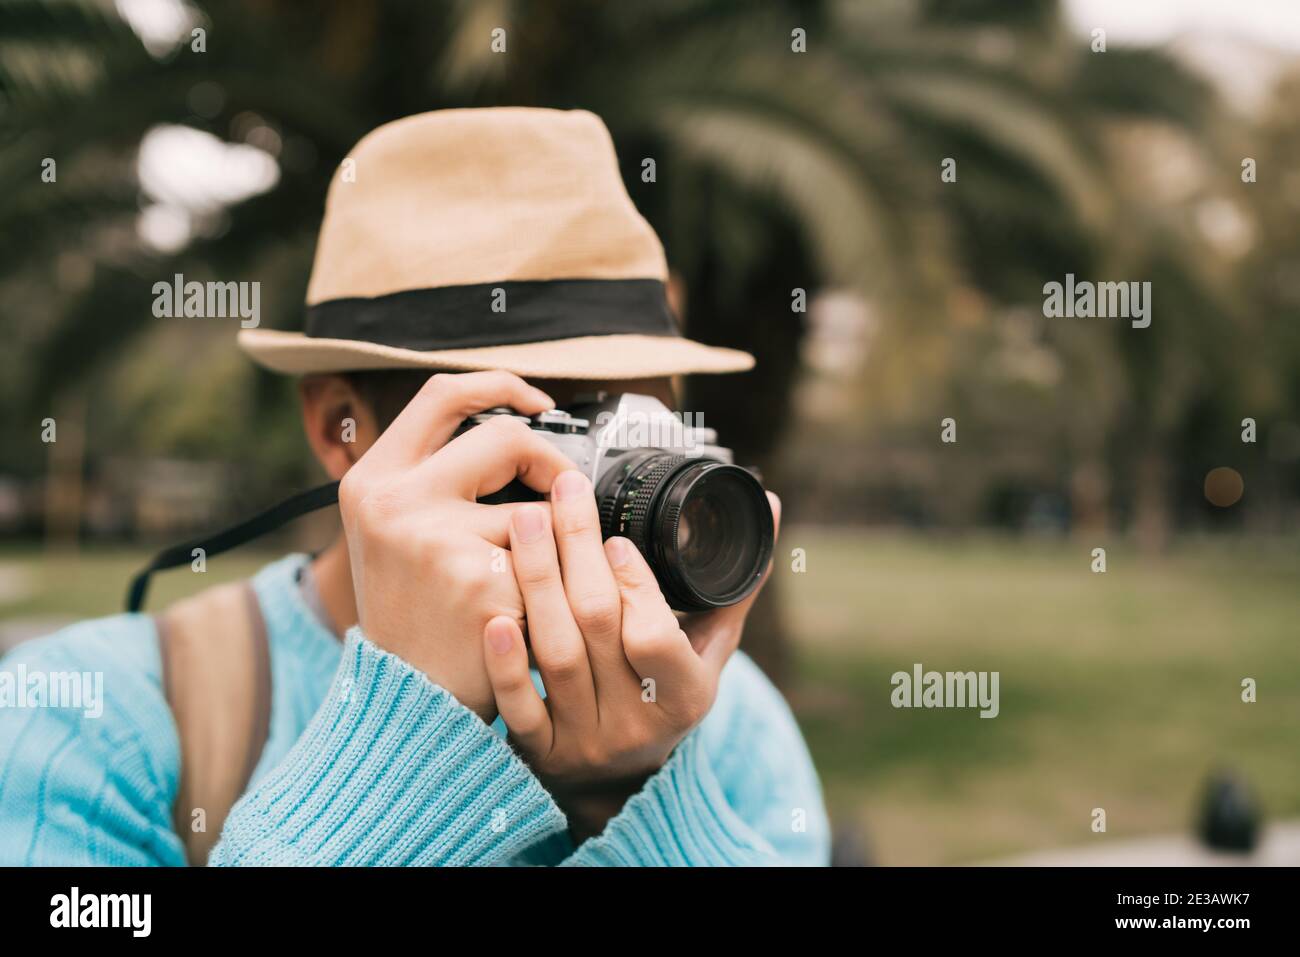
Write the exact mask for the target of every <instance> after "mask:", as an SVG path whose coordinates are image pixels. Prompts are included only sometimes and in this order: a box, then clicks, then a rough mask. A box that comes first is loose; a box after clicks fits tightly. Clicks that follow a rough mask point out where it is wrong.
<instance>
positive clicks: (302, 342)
mask: <svg viewBox="0 0 1300 957" xmlns="http://www.w3.org/2000/svg"><path fill="white" fill-rule="evenodd" d="M667 278H668V267H667V263H666V261H665V259H664V251H663V246H662V245H661V244H660V242H659V238H658V237H657V236H656V235H655V233H654V230H653V229H651V228H650V224H649V223H647V222H646V221H645V220H644V219H643V218H642V217H641V215H640V214H639V213H638V212H637V211H636V208H635V207H634V206H633V205H632V200H631V199H630V198H629V197H628V194H627V190H626V189H625V188H624V186H623V181H622V179H621V177H620V175H619V169H618V163H617V160H616V159H615V156H614V145H613V142H612V141H611V139H610V135H609V131H608V130H606V128H605V125H604V123H602V122H601V121H600V119H599V118H597V117H596V116H595V115H593V114H591V113H587V112H585V111H579V110H575V111H561V110H542V109H519V108H507V109H479V110H440V111H437V112H433V113H422V114H419V115H417V116H410V117H407V118H405V119H401V120H397V121H396V122H393V123H388V124H386V125H384V126H381V127H380V128H379V129H377V130H374V131H373V132H372V133H370V134H369V135H367V136H366V137H365V138H364V139H362V140H361V142H360V143H358V144H357V146H356V147H355V148H354V149H353V151H352V153H351V154H350V156H349V158H348V160H346V161H344V163H342V164H341V165H340V167H339V170H338V171H337V172H336V173H335V175H334V180H333V182H332V183H331V184H330V189H329V196H328V198H327V199H326V202H325V217H324V220H323V222H322V223H321V231H320V241H319V244H318V245H317V247H316V259H315V262H314V264H313V266H312V274H311V281H310V283H309V284H308V287H307V311H306V318H305V321H304V326H303V331H302V332H281V331H276V330H270V329H244V330H241V331H240V333H239V344H240V346H241V347H242V348H243V349H244V350H245V351H246V352H247V353H248V354H249V355H250V356H251V357H252V358H253V359H254V360H255V361H257V362H259V363H261V364H262V365H264V366H266V367H268V368H270V369H273V370H275V371H277V372H284V373H290V374H306V373H313V372H346V371H354V370H363V369H400V368H427V369H449V370H462V371H472V370H479V369H504V370H506V371H509V372H514V373H516V374H517V375H522V376H533V377H536V378H555V379H565V378H569V379H636V378H646V377H651V376H669V375H677V374H682V373H690V372H741V371H744V370H746V369H749V368H751V367H752V366H753V364H754V359H753V357H752V356H750V355H749V354H748V353H745V352H739V351H737V350H735V349H721V348H716V347H713V346H706V345H703V344H701V343H698V342H693V341H691V340H689V339H685V338H683V337H682V336H681V335H680V333H679V331H678V328H677V323H676V321H675V320H674V318H673V315H672V313H671V311H670V310H669V307H668V302H667V298H666V285H665V284H666V281H667Z"/></svg>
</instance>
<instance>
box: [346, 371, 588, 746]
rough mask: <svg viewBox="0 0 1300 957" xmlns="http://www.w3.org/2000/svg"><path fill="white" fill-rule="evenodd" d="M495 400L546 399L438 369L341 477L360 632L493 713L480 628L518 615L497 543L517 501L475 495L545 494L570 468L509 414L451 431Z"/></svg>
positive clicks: (519, 382)
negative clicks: (510, 490) (520, 490)
mask: <svg viewBox="0 0 1300 957" xmlns="http://www.w3.org/2000/svg"><path fill="white" fill-rule="evenodd" d="M497 406H509V407H510V408H513V409H515V410H516V411H518V412H519V413H521V414H523V415H535V414H537V413H539V412H542V411H544V410H546V409H549V408H552V407H553V406H554V403H553V402H552V401H551V399H550V397H549V396H547V395H546V394H545V393H544V392H542V391H540V390H539V389H535V388H533V387H532V386H530V385H528V383H526V382H524V380H523V379H520V378H519V377H518V376H514V375H511V374H509V373H506V372H473V373H466V374H461V375H435V376H433V377H432V378H430V379H429V381H428V382H427V383H425V385H424V387H423V388H422V389H421V390H420V392H419V394H418V395H416V397H415V398H414V399H412V400H411V402H410V404H409V405H408V406H407V407H406V408H405V409H404V410H403V411H402V414H401V415H399V416H398V417H397V418H396V419H395V420H394V421H393V424H392V425H390V426H389V427H388V428H387V429H386V430H385V431H384V433H383V434H382V435H381V436H380V437H379V439H378V440H377V441H376V442H375V444H374V445H373V446H371V447H370V449H368V450H367V451H366V453H365V454H364V455H363V456H362V457H361V458H360V459H359V460H358V461H357V463H356V464H355V465H353V466H352V468H351V469H349V470H348V473H347V475H345V476H344V477H343V481H342V482H341V483H340V485H339V510H340V512H341V514H342V516H343V530H344V534H345V535H346V537H347V542H348V556H349V559H350V561H351V564H352V583H353V587H354V589H355V591H356V602H357V615H358V618H359V620H360V624H361V629H362V631H364V632H365V635H366V637H367V638H368V639H370V641H372V642H374V644H376V645H377V646H379V647H380V648H383V649H384V650H385V651H389V652H392V653H393V654H395V655H397V656H398V657H400V658H402V659H404V660H405V661H407V662H408V663H409V664H411V665H412V666H414V667H415V668H418V669H419V670H420V671H422V672H424V673H425V674H426V675H427V676H428V677H429V679H430V680H431V681H433V682H435V683H436V684H439V685H441V686H442V687H443V688H445V689H446V690H447V691H449V692H451V693H452V694H453V695H455V696H456V698H457V700H459V701H460V702H461V704H463V705H465V706H466V707H467V708H470V709H471V710H473V711H474V712H475V713H477V714H478V715H479V716H480V717H481V718H483V720H484V721H489V722H490V721H492V720H493V719H494V718H495V717H496V705H495V703H494V700H493V695H492V687H491V684H490V682H489V680H488V677H487V673H486V669H485V666H484V662H483V652H482V644H481V642H482V635H483V630H484V627H485V626H486V625H487V623H488V622H489V621H490V620H492V619H493V618H495V617H497V616H499V615H505V616H508V617H510V618H512V619H514V620H515V621H516V622H518V623H519V624H521V625H522V624H523V621H524V605H523V600H522V599H521V597H520V594H519V589H518V586H517V585H516V584H515V576H514V574H513V568H512V566H511V562H510V556H509V555H508V554H506V553H505V550H506V549H508V548H509V547H510V531H509V522H510V515H511V513H512V512H513V511H514V509H515V508H516V506H515V505H481V504H479V503H478V502H477V501H476V500H477V499H478V498H480V497H482V496H484V495H488V494H490V493H492V492H495V491H497V490H499V489H501V488H503V487H504V486H505V485H506V484H507V483H509V482H510V481H511V480H512V479H515V478H518V479H519V480H520V481H521V482H523V483H524V484H525V485H527V486H528V487H530V488H532V489H535V490H536V491H538V492H548V491H550V488H551V485H552V483H553V482H554V481H555V477H556V475H558V474H559V473H560V472H562V471H564V470H565V469H570V468H572V467H573V463H572V462H570V461H569V460H568V459H567V458H565V457H564V455H563V454H561V453H560V452H559V451H558V450H557V449H556V448H555V447H554V446H552V445H551V444H549V443H548V442H546V441H545V440H544V439H542V438H541V437H539V436H538V435H536V434H535V433H533V432H532V431H531V430H530V429H529V428H528V427H527V426H525V425H524V424H523V423H521V422H519V421H517V420H515V419H512V418H509V417H508V416H501V417H499V418H496V419H492V420H490V421H488V422H486V423H484V424H483V425H480V426H478V427H476V428H474V429H471V430H469V431H468V432H466V433H465V434H463V435H461V436H458V437H457V438H456V439H454V440H452V441H450V442H449V441H448V440H449V439H451V436H452V435H453V433H454V432H455V431H456V428H457V427H458V426H459V425H460V423H461V422H462V421H464V420H465V419H466V418H467V417H468V416H471V415H473V414H475V413H477V412H482V411H483V410H485V409H490V408H494V407H497Z"/></svg>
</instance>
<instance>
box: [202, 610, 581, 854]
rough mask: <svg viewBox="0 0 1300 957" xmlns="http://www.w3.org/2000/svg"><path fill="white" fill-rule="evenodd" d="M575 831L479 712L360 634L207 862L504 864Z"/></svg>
mask: <svg viewBox="0 0 1300 957" xmlns="http://www.w3.org/2000/svg"><path fill="white" fill-rule="evenodd" d="M566 826H567V825H566V821H565V818H564V815H563V813H562V812H561V811H560V810H559V808H558V807H556V805H555V803H554V801H552V800H551V797H550V795H549V794H548V793H547V792H546V790H545V789H544V788H543V787H542V786H541V784H540V783H539V782H538V780H537V779H536V777H534V776H533V774H532V773H531V772H530V771H529V770H528V768H527V767H526V766H525V765H524V764H523V762H522V761H521V760H520V759H519V758H518V757H517V756H516V755H515V753H514V752H513V751H512V750H511V749H510V746H509V745H508V744H507V743H506V742H505V741H503V740H502V739H501V738H500V737H499V736H498V735H496V734H494V733H493V732H492V730H491V729H490V728H489V727H488V726H487V725H486V724H484V723H483V721H482V720H481V719H480V718H479V717H478V716H477V715H476V714H474V713H473V712H472V711H470V710H469V709H467V708H466V707H465V706H464V705H462V704H461V703H460V702H458V701H457V700H456V699H455V698H454V697H453V696H452V695H451V694H450V693H448V692H447V691H446V690H444V689H443V688H440V687H439V686H437V685H435V684H433V683H432V682H431V681H429V680H428V678H426V677H425V676H424V674H422V673H421V672H419V671H418V670H416V669H415V668H412V667H411V666H410V665H408V664H407V663H406V662H404V661H403V660H402V659H400V658H398V657H396V656H394V655H391V654H388V653H387V652H384V651H382V650H380V649H379V648H377V647H376V646H375V645H373V644H371V643H370V642H369V641H368V640H366V638H365V637H364V636H363V635H362V634H361V633H360V632H359V630H357V629H353V630H352V631H351V632H350V633H349V635H348V639H347V644H346V646H345V648H344V652H343V658H342V661H341V662H340V665H339V670H338V672H337V674H336V675H335V678H334V682H333V684H332V685H331V687H330V690H329V693H328V694H327V695H326V697H325V700H324V702H323V703H322V705H321V708H320V710H319V711H318V712H317V714H316V716H315V717H314V718H313V719H312V722H311V724H310V725H309V726H308V728H307V730H306V731H305V732H304V733H303V735H302V737H301V738H300V739H299V740H298V742H297V744H295V745H294V747H293V748H292V750H290V752H289V753H288V754H287V755H286V757H285V758H284V760H283V761H282V762H281V763H280V764H279V765H277V766H276V767H275V768H274V769H273V770H271V771H270V772H268V773H267V775H266V776H265V777H264V778H263V779H262V780H261V781H260V782H259V784H258V786H257V787H256V788H255V789H254V790H253V791H252V792H250V793H249V794H247V795H245V796H244V798H243V799H241V800H240V801H239V803H238V804H236V805H235V807H234V808H233V809H232V811H231V813H230V816H229V817H228V818H227V820H226V825H225V828H224V830H223V831H222V836H221V841H220V843H219V844H218V845H217V846H216V847H215V848H214V849H213V851H212V856H211V858H210V860H209V863H210V864H214V865H278V864H288V865H295V864H311V865H426V866H427V865H476V864H501V863H506V862H508V861H510V860H511V859H512V858H514V857H516V856H518V855H521V854H523V853H525V852H526V851H527V850H528V849H529V848H530V847H532V846H534V845H536V844H538V843H539V842H542V841H544V840H546V839H547V838H550V837H552V836H553V835H555V834H557V833H559V832H563V831H564V830H565V828H566Z"/></svg>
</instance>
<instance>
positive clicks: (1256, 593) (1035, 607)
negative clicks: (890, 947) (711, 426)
mask: <svg viewBox="0 0 1300 957" xmlns="http://www.w3.org/2000/svg"><path fill="white" fill-rule="evenodd" d="M782 538H783V543H782V544H783V547H785V548H794V547H801V548H803V549H805V551H806V553H807V571H806V572H804V573H802V574H795V573H793V572H792V571H790V570H789V568H788V566H786V567H783V568H779V569H778V574H779V575H780V586H781V587H782V589H783V593H784V600H785V616H786V621H787V624H788V625H789V627H790V628H791V630H792V632H793V633H794V634H795V635H796V638H797V661H798V668H797V674H798V679H797V682H796V684H795V686H794V687H793V688H791V689H790V695H791V698H792V701H793V703H794V705H795V707H796V710H797V712H798V714H799V717H800V721H801V723H802V725H803V728H804V731H805V733H806V734H807V736H808V740H809V743H810V745H811V747H812V750H813V754H814V757H815V758H816V760H817V764H818V767H819V768H820V770H821V773H822V776H823V780H824V783H825V786H826V792H827V800H828V802H829V804H830V806H831V808H832V811H833V813H834V815H835V817H836V818H837V820H838V821H840V822H841V823H856V824H860V826H861V827H862V829H863V831H864V832H865V834H866V835H867V837H868V840H869V842H870V844H871V847H872V849H873V851H874V852H875V855H876V858H877V859H878V860H879V861H880V862H881V863H886V864H927V863H954V862H963V861H972V860H980V859H986V858H989V857H996V856H1001V855H1006V854H1014V853H1017V852H1021V851H1030V850H1036V849H1041V848H1045V847H1055V846H1060V845H1064V844H1088V843H1090V842H1093V843H1095V842H1097V841H1105V840H1111V839H1122V838H1124V837H1126V836H1137V835H1143V834H1151V833H1161V832H1169V831H1179V830H1185V829H1187V828H1188V827H1189V826H1190V822H1191V820H1192V817H1193V812H1194V809H1195V806H1196V801H1197V798H1198V795H1199V791H1200V788H1201V786H1202V784H1203V782H1204V780H1205V778H1206V775H1207V774H1208V772H1209V771H1210V770H1211V769H1213V768H1216V767H1231V768H1235V769H1237V770H1239V771H1241V772H1242V773H1244V774H1245V775H1246V776H1247V777H1248V778H1249V780H1250V781H1251V782H1252V783H1253V784H1254V786H1255V788H1256V790H1257V792H1258V794H1259V796H1260V797H1261V798H1262V800H1263V803H1264V805H1265V808H1266V810H1267V812H1268V813H1269V814H1270V815H1272V816H1276V817H1291V816H1296V815H1300V760H1298V758H1300V747H1298V745H1300V734H1298V732H1300V640H1298V639H1300V635H1298V634H1297V631H1298V627H1300V626H1298V623H1300V588H1297V582H1298V581H1300V548H1297V547H1295V546H1286V547H1283V546H1280V545H1278V544H1276V543H1273V544H1267V545H1266V544H1262V543H1259V542H1252V541H1249V540H1244V541H1243V540H1232V539H1215V540H1204V541H1199V542H1195V543H1191V542H1189V543H1185V544H1183V545H1181V546H1180V547H1178V548H1176V549H1175V550H1174V551H1173V552H1172V553H1171V554H1170V555H1168V556H1165V557H1163V558H1159V559H1151V558H1147V557H1142V556H1139V555H1137V554H1135V553H1132V552H1129V551H1126V550H1123V549H1120V548H1113V549H1110V550H1109V554H1108V566H1109V567H1108V571H1107V572H1106V574H1104V575H1097V574H1093V573H1092V572H1091V571H1090V570H1089V563H1090V556H1089V552H1090V550H1091V548H1092V545H1091V544H1082V543H1070V542H1065V543H1062V542H1055V543H1038V542H1025V541H1020V540H1015V541H1009V540H992V539H961V540H937V539H933V540H932V539H919V538H913V537H896V536H889V535H879V534H874V533H869V532H862V531H852V532H842V533H841V532H834V531H829V530H825V529H814V528H800V527H792V528H790V529H788V530H787V531H786V532H785V533H784V534H783V536H782ZM267 557H268V556H267V555H265V554H258V553H254V552H247V551H241V552H239V553H237V557H228V556H221V557H219V558H217V559H214V560H212V561H211V562H210V563H209V571H208V573H207V574H206V575H204V576H199V575H194V574H191V573H190V572H189V571H188V570H185V569H182V570H178V571H172V572H167V573H164V574H162V575H160V576H158V578H157V580H156V583H155V586H154V592H153V594H152V596H151V600H150V605H151V607H159V606H160V605H161V604H164V603H165V602H166V601H168V600H170V599H172V598H175V597H177V596H179V595H180V594H183V593H184V592H186V591H190V590H193V589H195V588H197V587H200V586H202V585H204V584H211V583H213V582H215V581H218V580H221V579H226V578H234V577H239V576H242V575H246V574H248V573H249V572H251V571H252V570H253V569H255V568H256V567H258V565H259V564H261V563H262V562H263V561H264V560H266V558H267ZM144 558H145V554H144V552H136V551H130V552H124V551H118V550H114V551H98V550H93V549H92V550H88V551H86V552H83V553H82V555H81V556H80V557H79V558H77V559H72V558H67V557H63V558H60V557H47V556H44V555H43V554H42V553H40V552H33V551H32V550H30V549H27V550H19V549H13V548H10V549H7V550H6V549H2V548H0V595H8V600H7V602H5V603H0V620H2V619H14V618H18V617H41V616H47V615H59V616H71V617H79V616H87V615H98V614H108V613H113V612H116V611H118V610H119V609H120V607H121V602H122V595H123V593H124V591H125V587H126V582H127V580H128V578H129V577H130V574H131V573H132V572H133V571H134V570H135V569H136V568H138V567H139V565H140V564H141V563H142V562H143V560H144ZM23 582H25V584H26V585H27V586H28V587H29V588H30V593H29V594H27V595H26V597H21V598H17V599H16V600H15V594H14V592H15V588H16V586H18V585H21V584H22V583H23ZM915 662H920V663H921V664H922V665H924V666H925V668H926V669H927V670H937V671H966V670H975V671H998V672H1000V675H1001V679H1000V698H1001V701H1000V705H1001V713H1000V714H999V716H998V717H997V718H994V719H991V720H990V719H981V718H979V716H978V714H977V713H976V711H974V710H968V711H956V710H920V709H914V710H895V709H894V708H893V707H892V706H891V704H890V692H891V691H892V687H891V684H890V676H891V675H892V674H893V673H894V672H895V671H908V672H910V670H911V668H912V665H913V663H915ZM1245 677H1251V678H1254V679H1255V680H1256V681H1257V682H1258V695H1259V700H1258V702H1257V703H1255V704H1245V703H1243V702H1242V701H1241V680H1242V678H1245ZM1095 807H1102V808H1105V809H1106V813H1107V824H1108V831H1107V833H1106V834H1105V835H1094V834H1093V833H1092V832H1091V831H1090V828H1089V825H1090V822H1091V812H1092V809H1093V808H1095Z"/></svg>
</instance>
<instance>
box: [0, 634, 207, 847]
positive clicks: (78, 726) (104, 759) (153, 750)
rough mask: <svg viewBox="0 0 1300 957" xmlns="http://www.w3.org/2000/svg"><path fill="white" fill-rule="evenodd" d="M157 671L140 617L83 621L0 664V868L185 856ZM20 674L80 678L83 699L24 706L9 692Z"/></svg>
mask: <svg viewBox="0 0 1300 957" xmlns="http://www.w3.org/2000/svg"><path fill="white" fill-rule="evenodd" d="M160 667H161V665H160V662H159V659H158V643H157V639H156V635H155V632H154V627H153V622H152V621H151V620H150V619H149V618H147V617H145V616H143V615H118V616H116V617H114V618H102V619H98V620H96V621H87V622H82V623H80V624H77V625H73V626H71V627H69V628H66V629H64V630H63V631H61V632H59V633H57V634H54V635H50V636H48V637H45V638H40V639H36V640H33V641H30V642H27V643H26V644H23V645H20V646H19V647H18V648H17V649H16V650H14V651H13V652H11V653H10V654H9V655H7V656H6V657H5V658H4V659H3V660H0V866H3V867H9V866H28V867H30V866H36V867H55V866H58V867H64V866H86V865H112V866H116V867H121V866H125V865H144V864H170V865H182V864H184V863H185V853H184V848H183V847H182V845H181V841H180V838H178V837H177V836H176V835H175V834H174V833H173V832H172V821H171V805H172V802H173V801H174V800H175V795H176V787H177V781H178V774H179V768H180V745H179V742H178V741H177V738H176V731H175V726H174V725H173V723H172V719H171V711H170V710H169V709H168V707H167V701H166V699H165V698H164V696H163V692H162V687H161V683H160V680H159V677H158V676H159V672H160ZM28 679H39V680H41V681H42V682H59V683H62V682H63V681H65V680H71V681H73V682H74V683H75V684H77V685H83V683H84V686H85V687H87V688H88V689H89V690H90V691H91V692H92V694H93V700H86V701H82V702H81V704H80V705H79V706H75V707H47V706H22V703H21V702H18V701H14V700H12V698H13V691H14V689H15V687H16V686H17V685H21V684H25V683H26V682H27V680H28ZM29 704H34V703H29Z"/></svg>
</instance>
